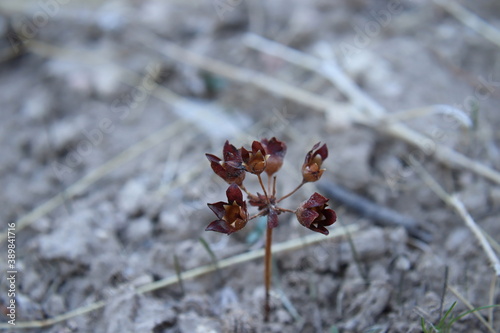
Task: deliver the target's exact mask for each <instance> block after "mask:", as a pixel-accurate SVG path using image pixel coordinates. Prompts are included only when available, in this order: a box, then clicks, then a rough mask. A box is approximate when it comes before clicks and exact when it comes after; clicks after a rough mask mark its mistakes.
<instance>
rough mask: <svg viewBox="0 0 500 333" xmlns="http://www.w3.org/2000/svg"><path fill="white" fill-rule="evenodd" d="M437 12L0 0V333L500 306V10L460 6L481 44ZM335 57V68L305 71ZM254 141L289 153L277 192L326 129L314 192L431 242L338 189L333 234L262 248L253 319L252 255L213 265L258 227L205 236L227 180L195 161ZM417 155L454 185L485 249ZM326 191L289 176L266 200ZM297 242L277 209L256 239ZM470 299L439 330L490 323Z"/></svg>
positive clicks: (356, 317)
mask: <svg viewBox="0 0 500 333" xmlns="http://www.w3.org/2000/svg"><path fill="white" fill-rule="evenodd" d="M439 3H440V1H434V2H433V1H397V0H394V1H389V2H383V1H363V0H357V1H338V2H335V3H333V2H330V1H322V0H318V1H308V2H305V1H273V2H270V3H264V2H261V1H259V2H249V1H241V0H240V1H229V0H208V1H187V2H183V1H170V2H164V1H157V0H148V1H141V2H139V1H131V0H130V1H106V2H104V1H92V2H89V3H85V4H83V3H79V2H78V3H77V2H69V1H62V0H51V1H46V2H44V1H42V2H35V1H25V2H11V1H1V2H0V33H1V34H2V36H3V38H2V40H1V41H0V45H1V50H2V51H1V52H2V53H1V59H2V61H1V63H0V71H1V73H2V75H0V87H1V89H0V101H1V105H2V112H0V123H1V124H2V131H1V132H0V142H1V143H2V145H1V147H2V150H1V151H2V153H1V156H2V157H1V158H0V175H1V177H0V186H1V188H2V189H3V190H2V191H1V192H0V202H1V207H2V209H1V210H0V219H1V220H2V221H5V222H4V223H3V226H2V228H4V229H3V231H2V238H1V240H0V241H1V242H2V249H3V250H2V252H3V254H2V256H3V259H2V260H0V268H1V269H0V272H2V276H3V278H2V280H1V290H2V292H1V293H0V304H1V305H0V308H1V309H2V312H3V313H4V314H5V316H4V315H1V316H0V318H2V319H1V322H2V323H1V325H2V326H0V327H1V328H4V329H7V330H13V331H14V329H18V330H21V331H26V332H53V333H56V332H106V333H107V332H109V333H111V332H185V333H192V332H421V331H422V329H421V318H423V319H424V321H425V323H426V325H427V326H428V327H430V326H431V325H437V323H438V322H439V319H440V318H442V317H443V313H444V312H445V311H446V310H448V309H449V308H450V307H451V306H452V304H453V303H454V302H457V303H456V305H455V307H454V308H453V310H452V311H451V315H452V316H458V315H459V314H460V313H463V312H464V311H467V310H469V309H470V307H473V308H475V307H480V306H486V305H490V304H498V303H500V300H499V297H500V294H499V290H498V287H497V281H496V277H495V270H494V269H493V268H494V267H493V266H492V260H494V259H495V258H494V257H495V256H496V255H497V254H498V251H499V249H500V247H499V245H498V242H499V239H500V223H499V220H498V213H499V210H500V177H499V176H498V174H499V173H498V171H495V170H499V169H500V150H499V145H500V135H499V133H500V132H498V130H497V129H498V128H499V125H500V113H499V110H498V105H499V100H500V58H499V55H500V53H499V42H498V40H499V39H498V38H499V37H498V36H499V35H498V31H499V29H500V20H499V19H498V17H499V14H500V6H499V5H498V2H495V1H492V0H491V1H482V2H477V3H471V2H464V3H463V5H464V6H466V8H467V9H468V11H469V13H470V14H473V16H474V17H480V18H482V19H483V20H484V21H483V22H487V23H488V24H489V25H490V29H491V31H492V32H490V33H491V34H492V35H491V36H492V37H490V38H488V31H490V30H488V31H486V33H482V32H481V31H478V30H477V29H472V28H471V27H470V26H468V25H467V22H469V21H467V22H465V23H464V22H462V21H460V20H458V19H457V17H456V16H454V15H452V13H453V8H455V7H453V8H448V9H447V8H446V6H445V5H440V4H439ZM466 17H467V18H469V19H470V16H466ZM249 33H252V34H251V35H249ZM256 35H257V36H263V37H265V38H267V39H269V40H273V41H276V42H278V43H280V44H282V45H286V46H288V47H290V48H293V49H296V50H299V51H300V52H301V53H300V54H301V55H302V56H304V55H307V56H309V58H307V59H309V60H311V59H312V60H311V61H310V62H306V60H304V57H302V58H301V57H299V60H298V63H293V59H296V58H297V57H295V58H294V57H293V55H294V54H295V53H293V52H291V51H290V49H286V50H285V51H279V50H278V51H277V52H278V53H274V54H273V50H274V49H271V48H270V47H269V46H267V44H265V42H264V41H262V40H261V39H259V38H258V37H256ZM485 35H486V37H485ZM495 36H496V37H495ZM495 38H496V42H495ZM187 51H189V52H187ZM287 56H288V57H289V58H287ZM325 59H326V60H325ZM328 59H329V60H328ZM213 60H215V62H214V61H213ZM329 61H330V64H336V66H338V67H328V66H325V67H315V68H312V67H314V66H323V65H321V64H324V63H328V62H329ZM308 66H310V67H309V68H308ZM331 68H338V69H339V72H340V76H338V75H337V76H335V78H336V79H335V78H334V79H333V82H332V78H331V77H329V76H328V75H330V74H331V72H329V71H328V70H329V69H331ZM339 77H344V78H347V83H346V81H341V80H338V78H339ZM348 80H352V81H353V82H354V83H355V84H356V85H355V86H354V88H352V87H350V86H349V82H350V81H348ZM353 91H354V93H353ZM367 96H369V97H371V98H372V99H373V101H374V103H375V104H376V105H377V106H378V107H379V109H382V111H383V113H381V114H376V112H375V111H373V110H374V108H373V107H370V105H371V106H373V103H372V104H370V103H371V102H370V101H367V99H366V97H367ZM375 109H376V108H375ZM384 112H387V113H384ZM393 124H398V125H401V126H403V127H404V129H402V130H401V131H400V132H397V131H396V130H393V129H392V128H393V127H391V126H392V125H393ZM396 132H397V133H396ZM412 133H417V134H418V135H417V136H412ZM272 136H276V137H278V138H279V139H281V140H283V141H286V142H287V145H288V152H287V155H286V157H285V166H284V167H283V169H282V170H281V171H280V173H279V174H278V180H277V183H278V188H277V190H278V193H280V194H281V195H282V194H285V193H287V192H289V191H290V190H292V189H293V188H294V187H295V186H296V185H297V184H298V183H300V180H301V176H300V166H301V165H302V162H303V160H304V156H305V154H306V152H307V151H308V150H309V149H311V147H312V146H313V145H314V144H315V143H316V142H318V141H321V142H324V143H327V145H328V148H329V157H328V158H327V160H326V161H325V162H324V166H325V167H326V169H327V171H325V173H324V175H323V178H322V179H321V180H320V181H319V182H318V185H319V183H322V182H323V184H324V186H328V185H325V184H337V185H341V186H343V187H344V188H346V189H348V190H349V191H352V192H354V193H356V194H358V195H360V196H362V197H363V198H365V199H368V200H370V201H372V202H373V203H374V204H376V205H377V207H385V208H389V209H391V210H393V211H395V212H398V213H399V214H402V215H404V216H405V217H407V218H408V219H412V220H413V221H416V223H417V226H418V230H420V231H423V232H426V233H427V234H429V235H431V236H432V239H428V240H422V239H418V238H415V237H414V234H413V233H411V232H409V231H408V230H407V229H405V228H404V227H402V226H397V225H389V226H388V225H387V223H385V222H387V221H385V222H384V221H383V219H382V221H380V220H379V221H375V220H376V219H375V218H374V217H373V216H372V215H371V214H367V215H366V214H364V213H363V212H361V211H359V210H356V209H352V208H350V207H349V205H347V204H346V203H345V202H343V201H342V200H340V199H334V198H332V199H331V201H330V206H331V207H332V208H333V209H335V210H336V211H337V215H338V222H337V223H336V224H334V225H333V226H331V227H329V229H330V231H331V233H332V234H336V233H337V234H339V235H340V236H339V237H330V238H325V240H324V241H321V242H316V243H314V244H312V245H307V244H305V243H304V244H302V245H299V246H298V247H296V248H295V249H294V250H290V251H285V252H279V253H276V254H275V256H274V263H273V267H274V279H273V294H272V314H271V318H270V321H269V323H263V322H262V321H263V313H262V307H263V300H264V287H263V270H264V264H263V259H262V258H261V257H258V258H257V259H254V260H249V261H244V262H240V263H234V264H227V266H225V265H226V263H228V261H225V259H228V258H229V260H231V258H234V257H236V258H240V257H238V255H241V254H244V253H254V252H255V251H257V250H258V249H260V248H262V246H263V239H264V236H263V234H262V223H263V221H260V220H259V219H256V220H255V221H252V222H251V223H249V224H248V225H247V226H246V228H245V229H243V230H241V231H239V232H237V233H235V234H233V235H230V236H226V235H223V234H218V233H214V232H205V231H204V229H205V227H206V226H207V225H208V223H210V222H211V221H213V220H214V219H215V217H214V215H213V213H212V212H211V211H210V210H209V209H208V208H207V206H206V203H213V202H217V201H221V200H225V191H226V188H227V187H226V184H225V183H224V182H223V181H222V180H221V179H220V178H218V177H217V176H216V175H214V174H213V172H212V170H211V169H210V165H209V163H208V161H207V160H206V158H205V153H211V154H214V155H218V156H221V153H222V147H223V144H224V142H225V140H229V141H230V142H231V143H233V144H234V145H235V146H237V147H240V146H242V145H244V146H246V147H249V145H250V143H251V142H252V141H253V140H260V139H261V138H262V137H267V138H270V137H272ZM443 147H445V148H449V150H446V151H447V152H449V151H451V152H452V153H449V154H448V155H446V154H445V153H443V152H442V151H443ZM445 155H446V156H445ZM457 156H461V157H465V158H466V159H465V162H463V161H464V159H460V158H459V157H457ZM415 159H417V160H418V161H419V164H414V163H412V161H414V160H415ZM461 161H462V162H461ZM474 163H476V164H474ZM418 165H421V167H423V168H424V170H426V172H427V173H428V175H430V176H431V177H432V178H433V179H435V180H436V181H437V182H438V184H440V186H441V187H442V188H443V189H444V190H445V191H446V192H447V193H449V194H452V193H453V194H456V195H457V198H458V200H459V202H460V203H463V205H464V207H465V209H466V210H467V212H468V213H469V214H470V216H471V217H472V218H473V220H474V221H475V223H476V224H477V225H478V226H479V227H480V230H482V235H486V243H487V244H489V246H490V247H491V248H492V255H491V256H490V257H488V256H487V254H486V251H485V250H484V247H483V246H481V244H480V242H479V241H478V239H477V237H476V236H475V235H474V233H473V232H472V231H471V229H470V228H469V227H468V226H467V224H466V223H465V222H464V220H463V218H462V217H461V216H460V215H459V214H458V213H457V211H456V210H455V209H454V207H453V206H451V205H447V204H446V203H444V202H443V200H441V199H440V197H439V196H438V195H436V194H435V193H434V191H433V189H432V187H431V186H430V185H429V182H428V181H427V182H426V181H425V180H424V178H422V177H424V176H423V174H422V171H421V169H420V167H418ZM485 170H486V171H485ZM247 181H248V182H249V183H250V184H249V185H248V187H249V189H250V190H252V191H254V190H256V189H257V188H258V187H257V184H258V183H257V182H255V181H254V182H253V183H252V181H253V180H252V179H251V177H248V180H247ZM323 190H324V187H323V188H321V190H320V189H318V187H316V184H307V185H305V186H304V187H303V188H302V189H301V190H300V191H299V192H297V194H295V195H294V196H293V197H291V198H290V199H288V200H287V201H286V202H284V204H283V206H285V207H286V208H289V209H295V207H296V206H297V205H298V204H299V203H300V202H302V201H303V200H306V199H307V198H308V197H309V196H310V195H311V194H312V193H313V192H314V191H318V192H321V193H323V194H324V195H326V194H325V191H323ZM253 208H254V207H252V210H251V212H252V213H255V211H254V210H253ZM380 209H382V208H380ZM9 227H10V229H12V230H11V232H14V234H15V242H14V241H12V239H13V238H12V237H10V238H8V236H9V233H8V231H9V230H8V228H9ZM345 227H352V228H353V229H352V230H351V232H350V233H348V234H347V235H346V233H345ZM354 228H355V230H354ZM311 233H312V232H311V231H309V230H307V229H306V228H304V227H303V226H301V225H300V224H299V223H297V221H296V220H295V219H294V217H293V215H292V214H288V215H285V214H284V215H281V216H280V225H279V227H278V228H277V229H275V232H274V243H275V244H279V243H284V242H288V241H293V240H296V241H297V242H298V244H300V242H302V240H303V239H306V238H304V237H307V236H309V235H310V234H311ZM200 239H201V240H200ZM8 244H14V245H15V270H16V271H17V273H16V274H15V279H14V280H15V281H14V282H15V283H13V286H12V284H11V282H12V281H13V280H8V279H7V277H9V273H7V272H8V271H9V270H11V268H9V266H8V265H9V264H10V263H11V262H8V261H7V259H9V258H8V247H7V245H8ZM11 248H12V246H11ZM214 257H215V258H216V259H214ZM10 259H12V258H10ZM497 260H498V259H497ZM214 262H216V263H218V264H219V265H220V266H221V267H219V269H215V265H213V263H214ZM223 264H224V265H223ZM222 266H224V267H222ZM200 267H201V268H203V267H205V268H207V272H205V273H204V274H196V272H197V271H196V269H198V268H200ZM198 272H199V271H198ZM181 273H182V274H181ZM179 274H181V282H182V283H178V275H179ZM12 287H14V290H13V292H14V293H15V296H10V294H11V293H9V288H10V289H12ZM12 299H14V300H15V304H16V308H15V323H16V325H15V326H12V325H9V324H8V321H9V320H12V317H9V316H8V315H9V313H10V310H9V308H8V306H9V304H10V302H11V300H12ZM476 314H478V315H479V316H475V315H474V314H469V315H467V316H465V317H464V318H463V319H461V320H459V321H457V322H456V323H454V324H453V326H452V330H451V331H453V332H495V331H497V330H499V328H500V319H499V318H500V315H499V314H498V310H492V309H485V310H481V311H478V312H477V313H476ZM478 317H481V319H483V320H484V322H482V321H481V319H479V318H478ZM16 331H17V330H16Z"/></svg>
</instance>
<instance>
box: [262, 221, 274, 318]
mask: <svg viewBox="0 0 500 333" xmlns="http://www.w3.org/2000/svg"><path fill="white" fill-rule="evenodd" d="M272 240H273V229H271V228H267V232H266V252H265V257H264V262H265V270H264V284H265V287H266V300H265V304H264V321H265V322H268V321H269V313H270V312H271V307H270V304H269V298H270V292H271V276H272V271H271V256H272V253H271V243H272Z"/></svg>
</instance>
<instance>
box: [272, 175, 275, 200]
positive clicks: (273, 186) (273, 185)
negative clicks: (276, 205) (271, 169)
mask: <svg viewBox="0 0 500 333" xmlns="http://www.w3.org/2000/svg"><path fill="white" fill-rule="evenodd" d="M272 196H273V198H274V197H276V176H274V177H273V194H272Z"/></svg>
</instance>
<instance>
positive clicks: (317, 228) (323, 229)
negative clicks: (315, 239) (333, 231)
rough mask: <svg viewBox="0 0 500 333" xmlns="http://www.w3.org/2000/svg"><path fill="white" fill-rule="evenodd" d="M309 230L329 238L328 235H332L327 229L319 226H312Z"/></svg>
mask: <svg viewBox="0 0 500 333" xmlns="http://www.w3.org/2000/svg"><path fill="white" fill-rule="evenodd" d="M309 229H310V230H312V231H316V232H319V233H322V234H323V235H325V236H328V234H329V233H330V232H329V231H328V229H327V228H325V227H323V226H322V225H318V226H317V227H315V226H311V227H310V228H309Z"/></svg>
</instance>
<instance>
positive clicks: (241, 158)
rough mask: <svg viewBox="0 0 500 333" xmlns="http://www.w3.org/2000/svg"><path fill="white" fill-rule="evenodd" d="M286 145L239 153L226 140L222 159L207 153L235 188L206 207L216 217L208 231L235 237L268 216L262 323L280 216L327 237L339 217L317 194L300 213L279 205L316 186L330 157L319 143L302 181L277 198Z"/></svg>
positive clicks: (266, 144) (273, 143)
mask: <svg viewBox="0 0 500 333" xmlns="http://www.w3.org/2000/svg"><path fill="white" fill-rule="evenodd" d="M286 150H287V147H286V144H285V143H284V142H282V141H279V140H277V139H276V138H274V137H273V138H272V139H271V140H267V139H262V140H261V141H260V142H259V141H254V142H253V143H252V150H247V149H245V148H243V147H242V148H241V149H240V150H238V149H236V147H234V146H233V145H231V144H229V142H228V141H226V143H225V145H224V149H223V160H221V159H220V158H218V157H217V156H214V155H211V154H206V156H207V158H208V160H209V161H210V165H211V167H212V169H213V170H214V172H215V173H216V174H217V175H219V176H220V177H221V178H222V179H224V180H225V181H226V182H228V183H229V184H231V185H230V186H229V188H228V189H227V191H226V196H227V202H222V201H220V202H216V203H212V204H208V207H210V209H211V210H212V211H213V212H214V213H215V215H217V218H218V219H217V220H215V221H212V222H211V223H210V224H209V225H208V227H207V228H206V229H205V230H210V231H217V232H221V233H225V234H228V235H229V234H232V233H233V232H236V231H238V230H240V229H242V228H243V227H245V226H246V224H247V223H248V222H249V221H250V220H252V219H255V218H257V217H260V216H265V217H267V228H266V244H265V269H264V272H265V273H264V283H265V289H266V299H265V306H264V308H265V310H264V320H265V321H267V320H268V319H269V312H270V305H269V304H270V288H271V253H272V252H271V243H272V233H273V229H274V228H276V227H277V226H278V225H279V218H278V217H279V215H280V214H282V213H285V212H290V213H295V215H296V217H297V219H298V221H299V223H300V224H302V225H303V226H305V227H306V228H309V229H311V230H312V231H316V232H320V233H322V234H325V235H328V230H327V229H326V227H327V226H329V225H332V224H333V223H334V222H335V221H336V219H337V216H336V214H335V212H334V211H333V210H331V209H329V208H326V207H327V206H328V205H327V202H328V199H327V198H325V197H324V196H322V195H320V194H318V193H314V194H313V195H312V196H311V197H310V198H309V200H307V201H305V202H303V203H302V204H301V205H300V206H299V207H298V208H297V209H296V210H291V209H286V208H282V207H280V206H279V204H280V203H281V201H283V200H284V199H286V198H288V197H290V196H291V195H293V194H294V193H295V192H296V191H297V190H299V189H300V188H301V187H302V186H303V185H304V184H306V183H308V182H315V181H317V180H318V179H319V178H320V177H321V175H322V174H323V172H324V171H325V169H321V166H322V164H323V161H324V160H325V159H326V158H327V156H328V149H327V147H326V144H324V145H323V146H321V147H320V143H319V142H318V143H317V144H316V145H314V147H313V148H312V149H311V150H310V151H309V152H308V153H307V155H306V158H305V161H304V164H303V165H302V176H303V179H302V182H300V184H298V186H297V187H296V188H295V189H294V190H293V191H291V192H289V193H288V194H286V195H284V196H282V197H280V198H279V197H277V196H276V180H277V177H276V176H274V174H275V173H276V172H277V171H278V170H279V169H280V168H281V166H282V164H283V159H284V156H285V154H286ZM264 171H265V172H266V173H267V176H268V177H267V178H268V179H267V187H266V186H265V185H264V182H263V181H262V176H261V174H262V172H264ZM245 172H249V173H251V174H254V175H256V177H257V180H258V183H259V185H260V188H261V189H262V192H263V193H264V194H260V193H257V194H252V193H250V192H249V191H248V189H247V188H246V187H245V186H244V185H243V181H244V179H245ZM242 190H243V191H244V192H245V193H246V195H247V199H248V202H249V203H250V205H252V206H255V207H257V208H258V213H256V214H255V215H252V216H249V215H248V212H247V203H246V201H244V200H243V194H242Z"/></svg>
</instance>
